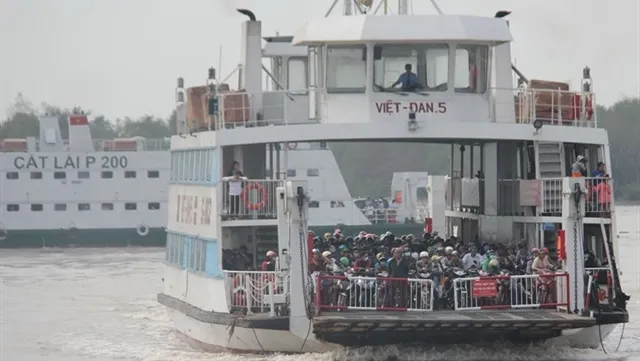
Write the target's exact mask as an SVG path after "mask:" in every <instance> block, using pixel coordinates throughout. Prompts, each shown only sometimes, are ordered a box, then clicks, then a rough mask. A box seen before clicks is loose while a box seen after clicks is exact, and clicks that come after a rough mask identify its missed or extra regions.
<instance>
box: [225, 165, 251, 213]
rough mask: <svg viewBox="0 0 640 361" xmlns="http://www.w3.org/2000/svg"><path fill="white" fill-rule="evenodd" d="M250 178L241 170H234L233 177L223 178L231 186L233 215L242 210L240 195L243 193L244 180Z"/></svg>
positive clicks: (230, 208) (230, 201)
mask: <svg viewBox="0 0 640 361" xmlns="http://www.w3.org/2000/svg"><path fill="white" fill-rule="evenodd" d="M248 179H249V178H247V177H243V176H242V175H241V173H240V171H239V170H234V171H233V175H232V176H231V177H224V178H222V180H223V181H226V182H228V183H227V184H228V187H229V214H231V215H232V216H234V215H238V213H239V212H240V195H241V194H242V181H246V180H248Z"/></svg>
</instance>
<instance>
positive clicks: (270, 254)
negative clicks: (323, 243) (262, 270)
mask: <svg viewBox="0 0 640 361" xmlns="http://www.w3.org/2000/svg"><path fill="white" fill-rule="evenodd" d="M314 251H315V250H314ZM277 255H278V254H277V253H275V252H274V251H267V257H275V256H277Z"/></svg>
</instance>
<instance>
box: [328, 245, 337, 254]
mask: <svg viewBox="0 0 640 361" xmlns="http://www.w3.org/2000/svg"><path fill="white" fill-rule="evenodd" d="M329 251H330V252H331V253H334V252H335V251H336V246H334V245H331V246H329Z"/></svg>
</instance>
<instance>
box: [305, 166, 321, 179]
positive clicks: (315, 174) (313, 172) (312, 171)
mask: <svg viewBox="0 0 640 361" xmlns="http://www.w3.org/2000/svg"><path fill="white" fill-rule="evenodd" d="M318 176H320V170H319V169H318V168H311V169H307V177H318Z"/></svg>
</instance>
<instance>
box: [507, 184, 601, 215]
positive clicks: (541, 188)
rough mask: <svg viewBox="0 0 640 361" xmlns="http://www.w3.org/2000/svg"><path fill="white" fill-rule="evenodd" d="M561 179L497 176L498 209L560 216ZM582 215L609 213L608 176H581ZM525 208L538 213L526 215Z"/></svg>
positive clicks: (509, 211)
mask: <svg viewBox="0 0 640 361" xmlns="http://www.w3.org/2000/svg"><path fill="white" fill-rule="evenodd" d="M563 182H564V178H544V179H500V180H499V181H498V195H499V205H500V207H499V210H500V214H501V215H512V216H525V215H536V214H537V215H543V216H561V215H562V202H563V192H565V191H568V190H564V189H563V186H564V183H563ZM584 182H585V183H584V187H585V189H586V195H585V216H587V217H602V218H608V217H610V216H611V201H612V199H613V184H612V182H613V181H612V179H611V178H603V177H597V178H593V177H589V178H584ZM525 207H536V208H537V212H536V213H531V214H527V213H526V212H525Z"/></svg>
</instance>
